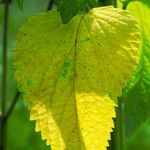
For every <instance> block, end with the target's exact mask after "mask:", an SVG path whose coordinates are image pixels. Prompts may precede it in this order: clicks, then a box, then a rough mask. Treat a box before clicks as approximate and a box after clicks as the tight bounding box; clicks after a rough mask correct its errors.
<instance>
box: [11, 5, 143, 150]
mask: <svg viewBox="0 0 150 150" xmlns="http://www.w3.org/2000/svg"><path fill="white" fill-rule="evenodd" d="M17 42H18V44H17V48H16V50H15V53H14V69H15V72H14V78H15V79H16V81H17V82H18V87H19V89H20V91H21V92H23V93H24V98H25V99H26V100H27V101H28V105H29V109H30V112H31V115H30V117H31V120H36V131H41V134H42V139H46V141H47V144H48V145H49V144H50V145H51V147H52V149H53V150H66V149H67V150H92V149H94V150H106V147H107V146H108V140H110V132H112V128H113V127H114V124H113V120H112V118H113V117H115V106H116V102H115V101H116V99H117V96H120V95H121V94H122V88H123V86H124V85H125V84H126V83H127V82H128V81H129V80H130V76H131V73H132V72H133V71H134V70H135V67H136V65H137V63H138V60H139V49H140V43H141V34H140V30H139V27H138V25H137V22H136V21H135V19H134V18H133V17H132V16H131V15H130V14H129V13H128V11H123V10H121V9H115V8H112V7H101V8H94V9H92V10H91V11H89V13H87V14H85V15H76V16H75V17H74V18H73V19H72V20H71V21H70V22H69V23H68V24H62V22H61V17H60V14H59V13H58V12H57V11H55V10H52V11H50V12H47V13H41V14H39V15H37V16H34V17H31V18H30V19H29V21H28V22H27V23H26V24H25V25H24V26H23V27H22V28H21V29H20V32H19V34H18V37H17Z"/></svg>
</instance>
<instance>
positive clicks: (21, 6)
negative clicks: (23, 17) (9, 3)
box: [16, 0, 23, 10]
mask: <svg viewBox="0 0 150 150" xmlns="http://www.w3.org/2000/svg"><path fill="white" fill-rule="evenodd" d="M16 2H17V4H18V6H19V8H20V10H23V0H16Z"/></svg>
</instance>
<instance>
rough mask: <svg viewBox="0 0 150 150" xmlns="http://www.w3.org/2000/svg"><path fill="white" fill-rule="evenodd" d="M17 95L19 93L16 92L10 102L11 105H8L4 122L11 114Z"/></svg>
mask: <svg viewBox="0 0 150 150" xmlns="http://www.w3.org/2000/svg"><path fill="white" fill-rule="evenodd" d="M19 95H20V93H19V91H17V93H16V95H15V97H14V99H13V101H12V104H11V105H10V108H9V109H8V111H7V113H6V115H5V119H6V121H7V119H8V118H9V116H10V115H11V113H12V111H13V109H14V107H15V105H16V103H17V100H18V98H19Z"/></svg>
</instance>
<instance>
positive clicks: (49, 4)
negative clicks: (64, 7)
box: [47, 0, 54, 11]
mask: <svg viewBox="0 0 150 150" xmlns="http://www.w3.org/2000/svg"><path fill="white" fill-rule="evenodd" d="M53 4H54V0H49V3H48V7H47V11H48V10H51V9H52V7H53Z"/></svg>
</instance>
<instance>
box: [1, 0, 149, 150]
mask: <svg viewBox="0 0 150 150" xmlns="http://www.w3.org/2000/svg"><path fill="white" fill-rule="evenodd" d="M124 1H127V0H124ZM22 2H23V3H22ZM68 2H70V3H68ZM128 2H129V1H128ZM66 3H68V9H64V5H66ZM108 3H109V4H110V3H112V4H113V3H114V1H111V2H110V1H101V2H100V1H98V0H93V1H91V0H87V1H85V0H71V1H70V0H63V1H62V0H57V5H58V10H59V11H60V12H61V14H62V16H63V17H62V18H63V22H64V23H67V22H68V21H69V20H70V19H71V18H72V17H73V16H74V15H75V14H76V13H78V12H79V11H80V12H82V11H88V9H89V8H92V7H96V6H98V5H99V6H101V5H108ZM131 3H132V6H130V4H129V9H131V11H132V13H133V14H135V15H137V14H136V13H135V10H137V8H134V6H136V5H137V4H136V3H137V2H135V1H134V2H131ZM138 3H140V5H139V4H138V5H139V8H140V9H141V11H142V12H145V11H146V12H147V15H148V14H149V16H150V2H149V0H140V2H138ZM141 4H142V5H141ZM47 5H48V0H45V1H44V3H43V1H42V0H32V1H30V0H26V1H22V0H17V1H13V2H12V3H11V5H10V16H9V33H8V34H9V36H8V44H9V45H8V50H9V52H8V76H7V78H8V85H7V87H8V88H7V91H8V95H7V98H8V107H9V105H10V104H11V101H12V99H13V97H14V95H15V93H16V85H15V82H14V81H13V79H12V73H13V70H12V54H13V49H14V48H15V36H16V33H17V30H18V28H19V27H20V26H21V25H22V24H23V23H24V22H25V21H26V20H27V18H28V17H29V16H32V15H34V14H36V13H38V12H42V11H45V10H46V9H47ZM81 5H82V6H84V7H81ZM133 8H134V9H135V10H134V9H133ZM138 12H139V10H138ZM68 14H69V15H68ZM2 18H3V6H2V5H0V33H2V24H3V22H2ZM148 19H149V17H148V16H147V17H146V15H145V16H142V17H141V18H139V20H141V22H143V26H144V29H143V31H142V32H143V39H144V45H143V49H144V53H143V54H142V59H141V63H140V65H139V70H138V72H137V73H136V74H135V75H134V79H135V80H134V83H133V84H129V86H128V87H127V88H126V89H125V92H124V95H123V97H122V98H121V99H122V100H123V106H124V132H125V149H126V150H131V149H132V150H142V149H143V150H149V149H150V117H149V116H150V114H149V113H150V111H149V108H150V39H149V37H150V23H149V21H148ZM0 42H1V38H0ZM1 47H2V46H1V43H0V51H1ZM1 57H2V55H1V53H0V79H1V73H2V64H1ZM0 91H1V87H0ZM0 98H1V93H0ZM0 101H1V99H0ZM8 135H9V136H8V145H7V149H8V150H26V149H28V150H33V149H37V150H48V149H49V147H47V146H46V145H45V142H44V141H42V140H41V137H40V133H35V132H34V122H30V121H29V113H28V111H27V106H26V103H25V102H24V101H23V99H22V98H21V97H20V98H19V100H18V102H17V104H16V107H15V109H14V111H13V113H12V114H11V117H10V118H9V120H8ZM139 141H140V142H139Z"/></svg>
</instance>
